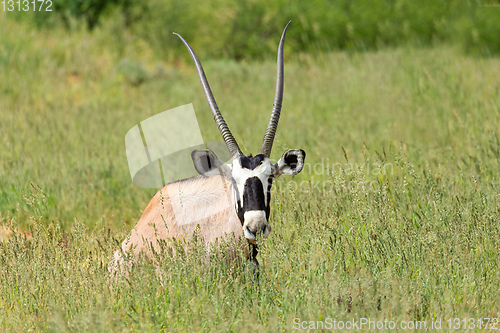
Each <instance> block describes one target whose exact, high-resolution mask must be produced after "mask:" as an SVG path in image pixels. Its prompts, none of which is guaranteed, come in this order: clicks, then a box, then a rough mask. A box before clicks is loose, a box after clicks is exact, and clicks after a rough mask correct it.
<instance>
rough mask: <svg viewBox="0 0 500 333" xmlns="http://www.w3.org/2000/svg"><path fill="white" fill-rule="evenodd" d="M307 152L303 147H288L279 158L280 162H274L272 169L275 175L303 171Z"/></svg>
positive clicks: (293, 173) (294, 173)
mask: <svg viewBox="0 0 500 333" xmlns="http://www.w3.org/2000/svg"><path fill="white" fill-rule="evenodd" d="M305 158H306V153H305V151H303V150H302V149H288V150H287V151H285V153H284V154H283V156H281V158H280V159H279V161H278V163H276V164H273V166H272V170H273V174H274V177H276V178H277V177H279V176H280V175H296V174H298V173H299V172H301V171H302V168H303V167H304V160H305Z"/></svg>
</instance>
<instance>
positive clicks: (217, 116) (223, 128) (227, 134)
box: [174, 32, 243, 158]
mask: <svg viewBox="0 0 500 333" xmlns="http://www.w3.org/2000/svg"><path fill="white" fill-rule="evenodd" d="M174 35H177V36H178V37H179V38H180V39H181V40H182V42H183V43H184V45H186V47H187V49H188V51H189V54H191V57H192V58H193V61H194V64H195V65H196V70H197V71H198V76H199V78H200V82H201V87H202V88H203V92H204V93H205V97H206V98H207V102H208V105H209V106H210V109H211V110H212V115H213V116H214V120H215V123H216V124H217V127H218V128H219V131H220V134H221V135H222V138H223V139H224V142H225V143H226V146H227V149H229V152H230V153H231V155H232V156H233V158H234V157H236V156H238V155H243V154H242V152H241V150H240V147H238V143H237V142H236V140H235V139H234V137H233V134H231V131H230V130H229V127H228V126H227V124H226V122H225V121H224V118H223V117H222V114H221V113H220V111H219V107H218V106H217V102H215V98H214V95H213V94H212V90H211V89H210V85H209V84H208V80H207V77H206V76H205V71H204V70H203V67H202V66H201V63H200V60H199V59H198V57H197V56H196V53H194V51H193V49H192V48H191V46H189V44H188V42H186V41H185V40H184V38H182V36H181V35H179V34H177V33H175V32H174Z"/></svg>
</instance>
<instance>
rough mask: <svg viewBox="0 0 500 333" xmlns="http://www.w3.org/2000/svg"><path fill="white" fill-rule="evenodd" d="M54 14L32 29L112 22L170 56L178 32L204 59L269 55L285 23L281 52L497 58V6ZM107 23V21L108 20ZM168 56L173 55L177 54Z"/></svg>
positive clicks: (104, 0)
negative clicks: (446, 53)
mask: <svg viewBox="0 0 500 333" xmlns="http://www.w3.org/2000/svg"><path fill="white" fill-rule="evenodd" d="M54 7H55V9H54V13H55V14H56V15H51V16H49V15H32V16H31V17H32V19H33V20H34V21H35V22H37V24H39V25H49V24H48V22H50V24H51V25H52V24H54V21H60V22H63V23H64V25H65V26H66V27H71V25H72V22H73V21H75V20H76V21H82V22H84V24H86V25H87V27H89V28H91V29H93V28H95V27H97V26H99V25H104V26H106V25H108V24H114V25H115V30H119V31H126V32H128V33H131V34H132V36H134V37H137V38H140V39H143V40H144V41H146V42H147V43H148V44H150V45H151V46H153V48H154V49H155V50H156V52H157V53H158V55H160V56H162V57H167V58H168V57H171V56H172V54H173V52H172V51H173V50H176V49H177V50H178V51H179V52H180V50H179V49H180V48H183V46H182V44H181V43H179V41H178V40H176V38H173V37H172V36H171V33H172V32H173V31H175V32H178V33H181V34H182V35H183V36H184V37H185V38H186V39H187V40H188V41H189V42H190V43H191V44H193V46H196V49H197V50H203V52H204V54H203V56H205V57H206V56H214V57H221V56H225V57H229V58H234V59H242V58H246V59H261V58H268V57H269V56H271V55H274V54H275V52H276V44H277V40H278V38H279V35H280V33H281V31H282V29H283V27H284V26H285V24H286V23H287V22H288V21H289V20H292V21H293V22H294V23H293V24H294V25H293V29H290V32H289V34H290V40H291V42H290V43H288V44H287V48H289V49H291V50H293V51H302V52H321V51H329V50H335V49H343V50H345V49H347V50H367V49H377V48H379V47H385V46H397V45H401V44H408V43H411V44H416V45H423V46H425V45H433V44H435V43H440V42H449V41H452V42H458V43H459V44H461V45H463V46H464V48H465V49H466V50H467V51H472V52H477V51H479V52H483V53H484V52H486V53H498V52H500V46H499V45H500V43H498V38H497V36H499V35H500V20H499V19H498V17H499V15H500V13H499V11H498V8H496V7H493V6H484V5H482V4H481V3H479V2H477V1H468V0H447V1H433V0H423V1H411V0H338V1H326V0H314V1H309V2H300V1H293V0H292V1H290V0H278V1H274V2H272V3H269V2H268V1H264V0H251V1H237V2H232V1H228V0H216V1H212V2H209V3H204V4H194V3H192V2H186V1H182V0H168V1H161V0H145V1H140V2H139V1H138V2H133V1H131V0H88V1H85V0H72V1H63V0H54ZM110 22H111V23H110ZM179 52H177V51H176V52H175V54H177V55H178V54H179Z"/></svg>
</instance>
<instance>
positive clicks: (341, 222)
mask: <svg viewBox="0 0 500 333" xmlns="http://www.w3.org/2000/svg"><path fill="white" fill-rule="evenodd" d="M0 25H1V26H2V30H3V31H7V32H8V33H1V34H0V117H1V118H0V133H1V135H0V214H1V215H0V223H1V224H0V239H2V238H4V239H5V240H4V241H3V242H0V330H1V331H16V332H17V331H29V330H43V331H56V332H60V331H95V332H102V331H109V330H111V331H161V330H163V331H185V332H192V331H215V332H218V331H237V332H245V331H254V330H256V329H258V330H261V331H269V332H276V331H293V330H294V327H297V324H296V322H295V321H294V319H295V318H299V320H300V322H303V321H314V322H316V321H325V320H326V318H335V319H337V320H343V321H348V320H351V321H352V320H360V318H370V319H372V320H374V321H377V320H382V321H383V320H384V319H387V320H391V321H394V322H396V323H397V324H398V325H399V324H400V323H401V322H402V321H426V324H427V329H429V328H430V325H431V321H433V320H434V321H435V320H437V319H439V318H441V319H442V326H443V330H444V331H446V330H447V327H448V326H447V325H448V322H447V320H448V319H453V318H460V319H461V320H462V319H464V318H476V319H478V318H499V317H500V306H499V305H500V295H499V292H498V291H499V290H500V257H499V250H500V79H499V75H498V73H500V59H498V58H474V57H469V56H465V55H463V53H462V52H460V51H458V50H457V49H455V48H454V47H448V46H445V45H443V46H440V47H435V48H431V49H427V48H424V49H418V48H411V47H405V48H396V49H385V50H382V51H378V52H373V53H371V52H366V53H329V54H324V55H321V56H317V57H311V56H309V55H303V54H291V53H288V52H286V51H285V59H286V64H285V66H286V67H285V68H286V72H285V78H286V84H285V96H284V105H283V111H282V119H281V121H280V125H279V128H278V134H277V138H276V141H275V144H274V149H273V155H272V158H274V159H277V158H279V156H280V154H281V153H282V151H283V150H285V149H287V148H302V149H304V150H305V151H306V152H307V158H306V162H308V165H306V167H305V169H304V171H303V172H302V173H301V174H300V175H298V176H295V177H294V178H287V177H285V176H283V177H281V178H280V179H279V180H278V181H277V182H276V184H275V187H274V190H275V191H274V197H273V201H274V204H273V208H272V212H271V222H270V223H271V225H272V227H273V233H272V234H271V236H270V237H269V239H267V240H266V241H265V242H262V245H261V250H260V254H259V257H260V259H259V261H260V262H261V271H260V277H259V279H256V278H255V277H254V276H252V275H250V274H249V273H248V272H247V271H246V270H245V269H246V268H245V267H243V268H241V269H235V268H233V269H228V268H227V267H225V266H224V263H223V262H224V261H223V260H213V261H212V263H211V266H210V267H209V268H208V274H207V271H205V272H200V270H199V268H198V267H199V263H200V260H202V259H201V258H204V255H203V252H204V251H205V249H203V248H202V247H199V250H198V251H193V253H189V254H188V255H187V258H184V257H179V258H176V259H175V260H174V259H172V258H170V257H168V256H165V257H163V258H161V260H160V261H161V262H160V266H161V271H162V273H163V276H164V279H163V281H162V282H160V281H159V280H158V278H157V275H156V272H155V268H154V267H152V266H151V265H150V264H148V263H147V262H144V264H143V265H138V266H137V267H136V269H135V270H134V271H133V272H132V273H131V275H130V277H129V278H128V279H125V278H123V279H122V280H120V281H116V282H115V283H114V284H113V288H112V289H111V288H110V281H109V279H108V274H107V262H108V260H109V258H110V257H111V255H112V253H113V251H114V250H116V249H117V248H118V246H119V242H121V241H122V240H123V238H124V237H125V236H126V234H128V232H129V231H130V230H131V228H132V227H133V225H134V224H135V223H136V221H137V220H138V218H139V217H140V215H141V213H142V210H143V209H144V208H145V207H146V205H147V203H148V202H149V199H150V198H151V196H152V195H153V194H154V192H155V191H156V190H154V189H140V188H137V187H135V186H134V185H133V184H132V183H131V180H130V174H129V171H128V166H127V160H126V155H125V145H124V137H125V134H126V133H127V131H128V130H129V129H130V128H132V127H133V126H134V125H136V124H137V123H139V122H140V121H142V120H144V119H146V118H148V117H150V116H153V115H155V114H157V113H159V112H161V111H164V110H168V109H171V108H174V107H177V106H179V105H184V104H187V103H193V105H194V108H195V111H196V114H197V117H198V121H199V123H200V126H201V131H202V134H203V137H204V139H205V140H218V139H219V134H218V131H217V128H216V127H215V125H214V123H213V120H212V116H211V114H210V112H209V109H208V107H207V105H206V102H205V100H204V96H203V93H202V90H201V88H200V86H199V82H198V79H197V76H196V72H195V69H194V66H193V65H192V63H190V62H186V63H184V62H174V63H172V62H162V60H161V59H157V58H155V56H154V55H153V52H151V51H150V49H148V47H147V46H146V45H144V44H142V43H141V41H140V40H137V39H131V40H130V42H129V43H126V44H123V45H120V49H119V50H118V46H117V45H114V44H113V31H112V30H101V29H96V30H94V31H93V32H87V31H86V30H82V31H74V32H73V33H71V34H68V33H67V32H66V31H64V30H58V29H55V30H53V31H51V32H50V33H47V32H43V31H42V32H40V31H35V30H32V29H31V28H30V27H29V26H28V25H25V24H23V23H15V22H13V21H11V20H8V19H6V17H5V14H1V13H0ZM179 32H180V31H179ZM172 38H174V37H172ZM202 60H203V59H202ZM204 66H205V70H206V72H207V75H208V78H209V80H210V83H211V85H212V89H213V91H214V94H215V96H216V98H217V101H218V104H219V106H220V108H221V110H222V112H223V113H224V116H225V118H226V121H227V123H228V124H229V126H230V128H231V130H232V131H233V133H234V135H235V137H236V139H237V140H238V142H239V144H240V146H241V148H242V149H243V150H244V151H245V152H246V153H249V152H251V151H253V152H254V153H255V152H256V151H257V149H258V147H259V146H260V143H261V140H262V136H263V134H264V131H265V128H266V126H267V121H268V117H269V114H270V111H271V108H272V100H273V97H274V84H275V82H274V80H275V60H274V58H273V59H268V60H266V61H264V62H244V63H237V62H233V61H229V60H220V61H217V60H208V61H204ZM11 230H14V233H11ZM7 239H8V241H6V240H7ZM453 324H455V322H453ZM476 324H477V323H476ZM304 325H306V326H305V327H308V328H310V323H309V322H308V323H306V324H304ZM304 325H302V326H303V327H304ZM461 325H462V326H461V328H463V327H464V326H463V325H464V322H463V321H462V322H461ZM467 325H468V327H469V331H473V330H474V329H472V328H471V327H470V326H469V325H470V323H469V322H467ZM499 326H500V324H497V326H496V327H497V328H498V327H499ZM353 331H356V330H353ZM417 331H418V330H417ZM421 331H423V329H421Z"/></svg>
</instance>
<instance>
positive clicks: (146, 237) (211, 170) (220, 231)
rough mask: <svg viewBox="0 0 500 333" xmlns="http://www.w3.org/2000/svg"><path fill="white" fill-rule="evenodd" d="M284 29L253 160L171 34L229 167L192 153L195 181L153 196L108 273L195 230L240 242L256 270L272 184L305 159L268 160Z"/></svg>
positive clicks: (207, 154)
mask: <svg viewBox="0 0 500 333" xmlns="http://www.w3.org/2000/svg"><path fill="white" fill-rule="evenodd" d="M289 24H290V22H289V23H288V24H287V26H286V27H285V29H284V31H283V34H282V36H281V40H280V43H279V47H278V60H277V63H278V66H277V67H278V69H277V78H276V92H275V97H274V105H273V110H272V113H271V119H270V121H269V124H268V127H267V130H266V133H265V136H264V140H263V142H262V146H261V147H260V150H259V153H258V154H257V155H255V156H252V155H251V154H250V156H245V155H244V154H243V153H242V151H241V150H240V148H239V146H238V144H237V143H236V140H235V139H234V137H233V135H232V134H231V131H230V130H229V127H228V126H227V125H226V122H225V121H224V118H223V117H222V114H221V113H220V111H219V108H218V106H217V103H216V102H215V98H214V96H213V95H212V91H211V89H210V86H209V84H208V81H207V78H206V76H205V72H204V70H203V67H202V65H201V63H200V61H199V59H198V57H197V56H196V54H195V52H194V51H193V49H192V48H191V46H190V45H189V44H188V43H187V42H186V41H185V40H184V38H182V37H181V36H180V35H178V34H175V35H177V36H178V37H179V38H180V39H181V41H182V42H183V43H184V45H185V46H186V47H187V49H188V51H189V53H190V54H191V57H192V58H193V60H194V63H195V65H196V69H197V71H198V76H199V79H200V82H201V86H202V88H203V91H204V93H205V97H206V99H207V101H208V105H209V106H210V109H211V110H212V115H213V117H214V119H215V122H216V124H217V126H218V128H219V131H220V133H221V135H222V138H223V139H224V142H225V143H226V146H227V149H228V150H229V152H230V153H231V155H232V163H230V164H225V163H224V162H222V161H221V160H220V159H219V158H218V157H217V156H216V155H215V154H214V153H213V152H212V151H211V150H207V149H205V150H194V151H193V152H192V153H191V158H192V160H193V163H194V167H195V169H196V171H197V172H198V173H199V174H200V175H201V176H198V177H194V178H190V179H185V180H180V181H177V182H173V183H169V184H167V185H165V186H164V187H163V188H162V189H160V190H159V191H158V192H157V193H156V194H155V195H154V197H153V198H152V199H151V201H150V203H149V205H148V206H147V207H146V209H145V210H144V213H143V214H142V216H141V218H140V220H139V222H138V223H137V225H136V226H135V228H134V229H133V230H132V232H131V234H130V236H129V237H127V239H125V241H123V243H122V250H123V251H121V250H118V251H116V252H115V254H114V258H113V260H112V262H111V264H110V271H111V270H116V268H119V267H121V265H122V264H123V261H124V258H123V255H125V254H128V253H129V252H130V253H131V254H134V255H137V254H138V253H139V252H140V251H145V252H146V254H147V255H148V256H149V257H150V258H151V255H152V252H151V251H155V252H157V253H159V252H160V250H161V249H160V248H161V246H160V244H159V243H160V242H159V240H164V241H165V242H166V243H167V244H168V245H169V246H171V243H169V240H170V239H178V240H182V239H189V238H190V237H191V236H192V235H193V233H194V231H195V229H197V230H198V231H197V232H198V233H199V237H200V238H202V239H203V240H204V242H205V243H207V244H214V242H216V241H220V240H222V239H225V238H226V237H228V236H229V235H231V234H233V235H234V236H235V237H236V238H238V239H241V240H243V242H244V244H245V245H244V246H245V248H246V249H247V250H246V251H247V252H246V253H247V255H248V259H249V260H251V263H252V266H258V261H257V259H256V256H257V252H258V251H257V235H258V234H259V233H261V234H262V236H263V237H267V236H268V235H269V233H270V232H271V226H270V225H269V212H270V201H271V185H272V182H273V180H274V179H275V178H277V177H279V176H280V175H282V174H284V175H296V174H298V173H299V172H300V171H301V170H302V168H303V166H304V159H305V155H306V154H305V152H304V151H303V150H301V149H289V150H287V151H285V153H284V154H283V156H282V157H281V158H280V159H279V160H278V162H277V163H275V164H272V163H271V161H270V159H269V157H270V155H271V148H272V146H273V141H274V136H275V134H276V128H277V126H278V121H279V118H280V111H281V103H282V100H283V70H284V66H283V44H284V42H285V35H286V30H287V28H288V25H289ZM198 226H199V227H198ZM197 227H198V228H197ZM241 236H244V238H243V237H241ZM245 238H246V241H245Z"/></svg>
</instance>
